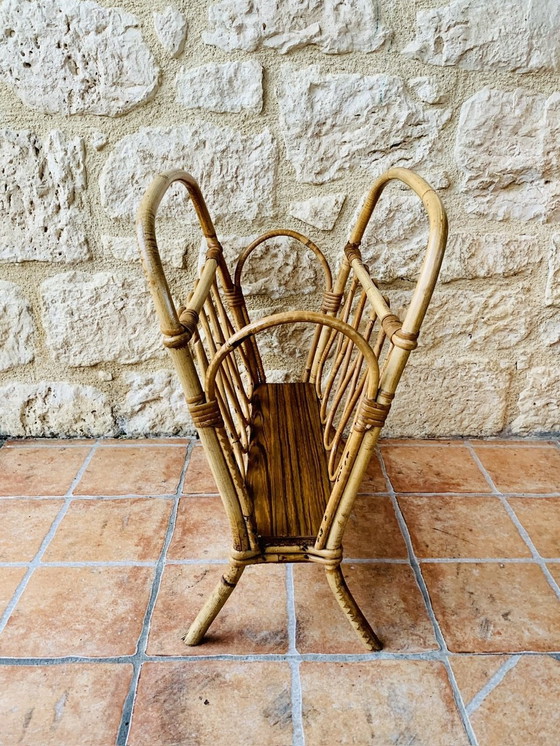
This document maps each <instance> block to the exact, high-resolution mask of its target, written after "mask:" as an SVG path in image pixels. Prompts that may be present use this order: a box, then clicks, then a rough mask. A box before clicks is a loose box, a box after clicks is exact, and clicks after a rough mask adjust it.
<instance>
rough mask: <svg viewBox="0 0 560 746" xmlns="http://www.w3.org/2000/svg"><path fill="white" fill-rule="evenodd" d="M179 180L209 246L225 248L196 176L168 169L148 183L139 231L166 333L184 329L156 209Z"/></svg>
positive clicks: (156, 305) (143, 199) (141, 204)
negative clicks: (165, 267)
mask: <svg viewBox="0 0 560 746" xmlns="http://www.w3.org/2000/svg"><path fill="white" fill-rule="evenodd" d="M176 181H179V182H181V184H183V186H184V187H185V188H186V189H187V191H188V193H189V195H190V198H191V200H192V203H193V206H194V209H195V211H196V214H197V217H198V222H199V223H200V227H201V228H202V232H203V234H204V236H205V238H206V243H207V244H208V248H209V249H213V250H214V251H215V252H216V255H218V253H219V255H220V256H221V252H222V248H221V246H220V244H219V242H218V239H217V238H216V231H215V230H214V225H213V223H212V219H211V217H210V213H209V212H208V208H207V207H206V203H205V201H204V197H203V196H202V192H201V191H200V187H199V186H198V184H197V182H196V181H195V179H194V178H193V177H192V176H191V175H190V174H188V173H187V172H186V171H167V172H165V173H163V174H159V176H156V178H155V179H154V180H153V181H152V183H151V184H150V186H149V187H148V189H147V191H146V193H145V194H144V197H143V198H142V202H141V203H140V207H139V208H138V213H137V216H136V234H137V238H138V246H139V249H140V258H141V260H142V266H143V268H144V272H145V274H146V278H147V280H148V285H149V287H150V292H151V294H152V298H153V299H154V305H155V307H156V311H157V314H158V317H159V320H160V326H161V331H162V333H163V334H165V335H166V336H175V335H177V334H180V333H181V332H182V331H183V326H182V325H181V323H180V321H179V317H178V316H177V310H176V308H175V303H174V302H173V298H172V297H171V293H170V291H169V286H168V284H167V280H166V278H165V274H164V272H163V267H162V264H161V256H160V253H159V249H158V245H157V240H156V226H155V223H156V213H157V209H158V207H159V205H160V203H161V200H162V199H163V197H164V195H165V193H166V192H167V190H168V189H169V187H170V186H171V185H172V184H173V183H174V182H176Z"/></svg>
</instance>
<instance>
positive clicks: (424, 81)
mask: <svg viewBox="0 0 560 746" xmlns="http://www.w3.org/2000/svg"><path fill="white" fill-rule="evenodd" d="M408 84H409V86H410V87H411V88H412V89H413V90H414V92H415V93H416V95H417V96H418V98H419V99H420V101H424V103H426V104H440V103H441V102H442V101H443V100H444V99H445V96H444V94H443V93H442V92H441V91H440V88H439V85H438V83H437V81H436V80H435V79H434V78H430V77H428V76H426V75H423V76H421V77H419V78H411V79H410V80H409V81H408Z"/></svg>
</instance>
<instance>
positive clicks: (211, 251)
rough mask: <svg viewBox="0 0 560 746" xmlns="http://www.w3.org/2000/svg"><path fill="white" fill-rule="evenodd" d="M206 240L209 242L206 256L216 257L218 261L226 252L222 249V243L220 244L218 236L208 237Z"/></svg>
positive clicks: (208, 257)
mask: <svg viewBox="0 0 560 746" xmlns="http://www.w3.org/2000/svg"><path fill="white" fill-rule="evenodd" d="M206 242H207V244H208V249H207V251H206V258H207V259H215V260H216V261H217V262H218V261H219V260H220V259H221V257H222V256H223V253H224V252H223V249H222V245H221V244H220V242H219V241H218V239H217V238H206Z"/></svg>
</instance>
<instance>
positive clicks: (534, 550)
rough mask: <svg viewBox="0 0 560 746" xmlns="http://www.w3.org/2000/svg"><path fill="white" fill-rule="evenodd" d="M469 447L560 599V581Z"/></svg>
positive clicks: (472, 450)
mask: <svg viewBox="0 0 560 746" xmlns="http://www.w3.org/2000/svg"><path fill="white" fill-rule="evenodd" d="M468 448H469V451H470V453H471V456H472V457H473V459H474V460H475V462H476V464H477V466H478V468H479V469H480V471H481V472H482V474H483V476H484V478H485V479H486V481H487V482H488V484H489V486H490V488H491V489H492V491H493V492H494V494H495V495H496V496H497V497H498V498H499V499H500V502H501V503H502V505H503V506H504V509H505V511H506V513H507V514H508V516H509V517H510V519H511V521H512V522H513V524H514V525H515V527H516V529H517V531H518V532H519V535H520V536H521V538H522V539H523V541H524V542H525V544H526V545H527V547H528V548H529V551H530V552H531V554H532V556H533V560H534V561H535V562H536V563H537V564H538V565H539V567H540V568H541V570H542V572H543V574H544V576H545V578H546V581H547V583H548V584H549V586H550V587H551V589H552V591H553V592H554V594H555V596H556V597H557V598H558V599H559V600H560V586H559V585H558V583H557V582H556V580H555V579H554V577H553V576H552V573H551V572H550V570H549V569H548V567H547V566H546V562H545V561H544V559H543V558H542V557H541V555H540V554H539V552H538V550H537V548H536V546H535V545H534V543H533V540H532V539H531V537H530V536H529V533H528V532H527V529H526V528H525V526H523V524H522V523H521V521H520V520H519V518H518V517H517V514H516V513H515V511H514V509H513V508H512V507H511V505H510V504H509V502H508V501H507V499H506V498H505V497H504V495H502V493H501V492H500V491H499V490H498V488H497V487H496V485H495V484H494V480H493V479H492V477H491V476H490V474H489V473H488V471H487V469H486V468H485V467H484V464H483V463H482V461H481V460H480V459H479V457H478V455H477V454H476V452H475V450H474V448H473V447H472V446H471V445H469V446H468Z"/></svg>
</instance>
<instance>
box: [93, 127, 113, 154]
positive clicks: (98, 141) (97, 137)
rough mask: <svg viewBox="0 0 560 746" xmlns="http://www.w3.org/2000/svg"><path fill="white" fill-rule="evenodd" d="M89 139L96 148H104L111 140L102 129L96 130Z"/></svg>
mask: <svg viewBox="0 0 560 746" xmlns="http://www.w3.org/2000/svg"><path fill="white" fill-rule="evenodd" d="M89 141H90V143H91V145H92V147H93V148H95V150H98V151H99V150H103V148H104V147H105V145H107V143H108V142H109V138H108V137H107V135H106V134H105V132H102V131H101V130H94V131H93V132H92V133H91V135H90V137H89Z"/></svg>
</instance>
